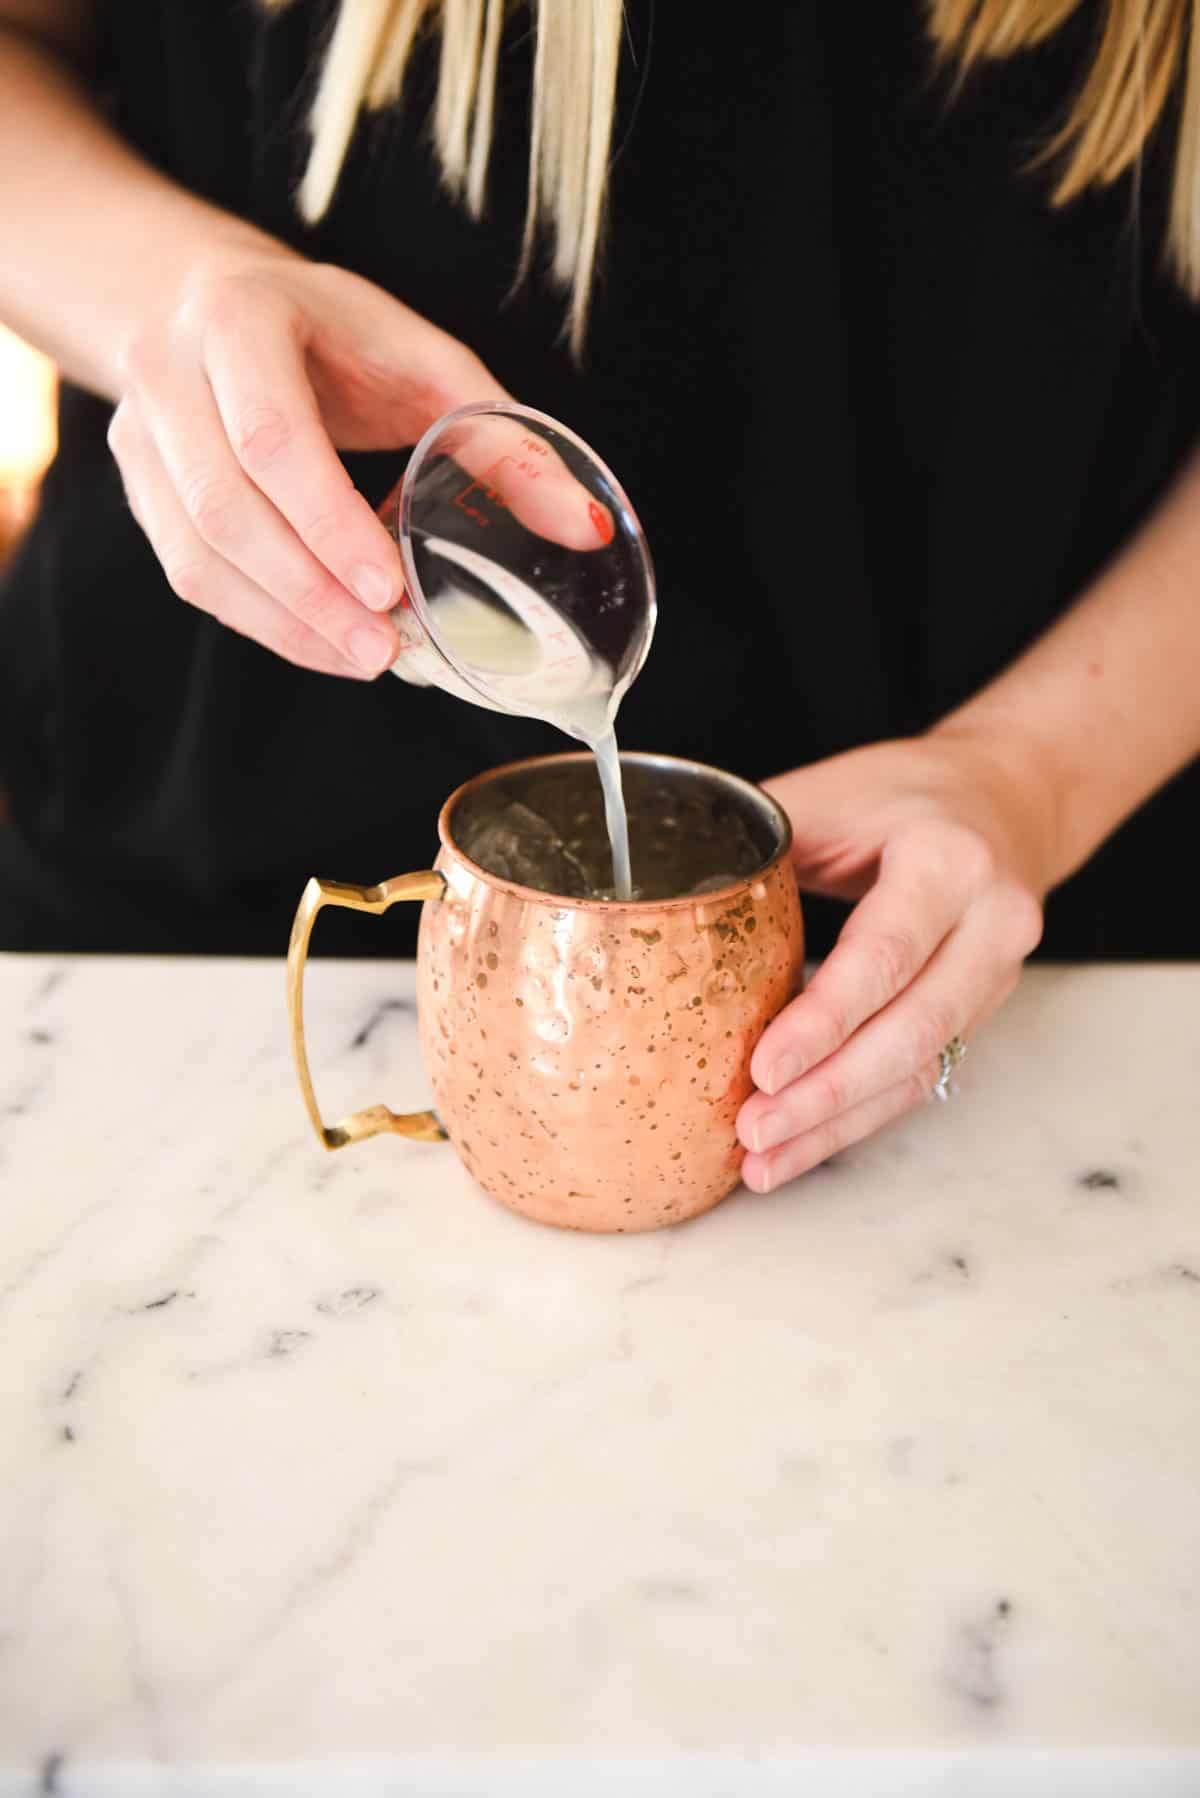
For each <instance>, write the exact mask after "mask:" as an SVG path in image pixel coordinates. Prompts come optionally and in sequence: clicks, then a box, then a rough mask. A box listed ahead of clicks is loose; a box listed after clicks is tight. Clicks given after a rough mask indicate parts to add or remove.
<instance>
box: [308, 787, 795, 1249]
mask: <svg viewBox="0 0 1200 1798" xmlns="http://www.w3.org/2000/svg"><path fill="white" fill-rule="evenodd" d="M590 760H591V758H590V757H586V756H574V755H570V756H561V757H544V758H539V759H538V761H536V762H531V763H516V764H512V765H510V766H509V767H507V768H501V769H495V770H493V771H491V772H490V773H488V774H484V775H481V776H479V777H478V779H476V780H474V781H470V782H468V783H467V784H466V785H465V786H463V787H460V788H459V790H458V791H457V792H456V793H455V794H453V795H452V796H451V798H450V799H449V800H448V801H447V802H446V805H445V806H444V807H443V809H442V813H441V817H440V819H439V822H438V830H439V835H440V838H441V852H440V854H439V855H438V858H437V861H436V864H435V870H434V872H433V874H432V875H429V874H427V875H423V876H408V877H403V878H402V880H401V881H395V882H387V883H385V884H384V886H383V887H379V888H371V889H365V890H364V889H353V888H340V887H339V888H334V887H332V886H331V885H329V884H328V883H315V882H314V883H310V890H309V893H306V896H305V901H304V902H302V906H301V913H300V914H298V917H297V930H296V932H294V933H293V954H292V958H291V963H292V967H291V971H292V975H293V979H292V987H293V992H294V995H295V1004H294V1009H293V1022H294V1024H299V1025H300V1030H299V1033H298V1034H297V1032H294V1041H296V1040H298V1042H299V1047H298V1051H297V1055H298V1063H297V1065H298V1069H299V1070H300V1071H301V1084H302V1087H304V1086H306V1083H307V1090H306V1100H307V1101H308V1102H309V1111H310V1116H311V1117H312V1118H313V1121H314V1123H315V1124H316V1126H317V1128H318V1130H319V1131H320V1132H321V1135H322V1140H323V1141H325V1143H326V1146H327V1147H340V1146H342V1144H343V1143H345V1142H349V1141H353V1140H355V1139H356V1138H358V1137H361V1136H364V1135H370V1134H375V1133H377V1132H378V1131H380V1130H386V1129H396V1130H399V1131H400V1132H401V1133H403V1134H410V1135H412V1134H423V1135H429V1134H432V1133H433V1131H434V1130H436V1126H437V1124H440V1126H441V1127H442V1128H443V1129H444V1132H445V1134H446V1135H447V1136H448V1137H449V1139H450V1141H451V1142H452V1143H453V1145H454V1147H455V1149H456V1150H457V1152H458V1154H459V1156H460V1157H461V1159H462V1160H463V1162H464V1163H465V1164H466V1166H467V1167H468V1168H469V1170H470V1171H471V1173H472V1174H473V1175H474V1177H475V1179H476V1180H477V1181H478V1182H479V1184H480V1185H481V1186H482V1187H483V1188H484V1190H485V1191H486V1192H488V1193H489V1194H491V1196H492V1197H493V1198H496V1199H499V1200H500V1202H501V1203H502V1204H504V1205H507V1206H509V1207H510V1208H511V1209H512V1210H514V1211H518V1212H520V1213H522V1214H523V1215H524V1216H526V1217H530V1218H535V1219H537V1220H539V1221H540V1222H543V1223H551V1224H559V1225H563V1226H566V1227H568V1228H571V1229H577V1230H604V1231H632V1230H650V1229H655V1228H657V1227H658V1226H659V1225H663V1224H673V1223H679V1222H681V1221H682V1220H683V1219H685V1218H689V1217H694V1216H695V1215H696V1214H697V1213H699V1212H702V1211H706V1210H708V1209H709V1208H710V1207H711V1206H713V1205H715V1204H716V1203H717V1202H718V1201H719V1200H720V1199H722V1198H724V1197H725V1195H726V1194H727V1193H728V1192H730V1191H731V1190H732V1188H733V1187H734V1186H736V1184H737V1182H738V1172H739V1168H740V1165H741V1159H742V1149H741V1147H740V1145H739V1143H738V1140H737V1137H736V1134H735V1130H734V1121H735V1119H736V1116H737V1113H738V1110H739V1109H740V1107H741V1105H742V1103H743V1101H744V1100H745V1099H746V1098H747V1097H748V1096H749V1094H750V1091H751V1088H752V1082H751V1079H750V1057H751V1054H752V1053H753V1050H754V1046H755V1044H756V1042H757V1041H758V1038H759V1036H760V1035H761V1034H762V1031H763V1030H764V1028H765V1027H766V1025H767V1024H768V1023H769V1022H770V1020H771V1018H773V1017H774V1016H775V1014H776V1012H778V1011H779V1010H780V1008H781V1007H782V1006H783V1005H784V1004H786V1003H787V1001H788V999H789V998H791V996H792V995H793V994H794V993H795V992H796V991H797V990H798V988H799V985H800V980H801V974H802V966H803V929H802V924H801V916H800V906H799V900H798V896H797V890H796V881H795V876H794V874H793V872H792V869H791V866H790V861H789V854H788V852H789V849H790V843H791V831H790V826H789V824H788V821H787V818H786V816H785V814H784V813H783V812H782V811H781V810H780V808H779V807H778V806H777V805H775V803H774V801H773V800H771V799H769V798H768V797H767V795H766V794H764V793H762V792H761V791H760V790H759V789H758V788H756V787H752V786H750V785H749V784H748V783H747V782H743V781H740V780H737V779H736V778H735V777H734V776H732V775H726V774H723V773H721V772H720V771H718V770H715V769H708V768H704V767H702V766H701V765H700V764H697V763H689V762H681V761H677V760H675V759H674V758H670V757H657V756H653V757H651V756H636V755H633V756H623V757H622V765H623V766H624V767H626V768H630V767H634V768H636V767H642V768H646V769H652V770H654V771H655V773H656V774H661V776H662V778H663V779H664V780H667V781H671V780H675V781H678V782H681V783H682V782H687V781H703V782H705V783H707V784H708V786H710V787H712V788H713V789H714V790H719V791H720V792H721V793H722V794H723V795H725V796H727V797H728V798H729V799H730V800H732V801H733V802H734V803H736V804H737V805H738V806H740V807H741V808H743V810H744V812H745V814H746V816H747V818H748V819H750V820H751V821H752V822H753V824H754V828H755V830H756V832H757V833H758V836H759V839H760V840H761V842H762V847H763V860H762V863H761V865H760V866H759V867H757V868H756V869H755V871H754V872H753V873H752V874H749V875H747V876H745V877H743V878H741V879H739V880H738V881H736V882H735V883H733V884H730V885H728V886H726V887H723V888H721V889H719V890H717V891H714V892H707V893H703V894H701V895H698V896H694V897H684V898H671V899H657V900H646V901H643V900H638V899H635V900H632V901H616V900H607V899H592V898H576V897H567V896H560V895H557V894H550V893H545V892H541V891H538V890H536V889H534V888H532V887H526V886H521V885H518V884H516V883H515V882H513V881H510V880H504V879H500V878H498V877H497V876H496V875H495V874H493V873H490V872H488V871H487V870H486V869H485V868H483V867H481V866H480V865H478V864H477V863H475V862H474V861H472V860H471V859H470V858H469V857H468V856H467V855H466V854H465V853H464V851H463V849H462V847H461V845H460V839H459V835H457V834H456V822H457V821H458V820H459V819H461V818H462V817H464V815H466V813H467V812H468V811H469V810H470V809H471V808H472V807H474V808H476V809H478V807H479V805H480V802H481V798H482V799H486V798H487V796H488V795H487V789H488V788H489V787H490V786H491V785H492V784H493V783H497V782H505V783H507V787H506V790H508V791H512V790H515V791H517V792H518V793H519V792H520V781H521V777H522V774H523V772H524V771H525V770H535V769H545V768H549V767H551V766H553V765H555V764H565V763H581V764H583V765H584V766H585V767H586V765H587V764H588V763H590ZM514 783H515V787H514ZM634 868H635V880H636V871H637V847H636V842H635V844H634ZM431 879H434V880H437V881H438V882H439V886H440V892H441V896H440V897H438V898H432V899H429V898H427V900H426V903H425V906H424V909H423V912H422V917H421V927H420V935H419V943H418V951H417V1008H418V1018H419V1027H420V1038H421V1049H422V1055H423V1058H424V1062H425V1067H426V1070H427V1073H428V1076H429V1080H430V1084H431V1086H432V1089H433V1098H434V1104H435V1107H436V1120H434V1119H431V1118H430V1114H428V1113H425V1114H418V1116H417V1117H416V1118H394V1117H393V1115H392V1113H390V1112H389V1111H387V1110H386V1108H385V1107H382V1106H377V1107H374V1108H372V1110H371V1111H369V1112H364V1113H359V1114H356V1116H355V1117H354V1118H352V1119H348V1120H346V1122H345V1123H344V1124H342V1125H339V1126H336V1127H334V1129H332V1130H328V1129H326V1128H325V1127H324V1126H323V1125H322V1124H321V1123H320V1117H319V1113H318V1112H317V1110H316V1104H315V1099H312V1097H311V1082H310V1081H308V1072H307V1062H306V1061H305V1062H304V1063H303V1067H302V1068H301V1066H300V1058H301V1057H302V1055H303V1046H302V1020H300V1017H299V1009H298V1007H299V977H300V972H301V971H302V963H303V950H304V948H306V946H307V940H308V932H309V931H310V930H311V923H312V917H311V913H312V912H313V911H315V909H316V907H317V906H318V905H319V904H320V903H334V904H347V903H349V904H354V903H355V901H354V900H352V899H347V898H346V897H345V895H346V894H347V893H365V894H366V895H369V897H365V898H364V899H363V900H362V901H361V903H362V905H363V906H364V907H365V908H366V909H370V910H383V909H386V907H387V905H388V904H390V903H391V902H392V901H393V899H395V898H401V897H409V896H412V897H416V896H422V895H423V894H424V893H425V892H426V891H427V890H433V891H438V890H439V887H434V888H433V889H428V888H427V886H426V887H420V886H418V887H417V888H416V889H414V888H413V887H412V885H411V883H413V882H418V883H420V882H425V883H428V882H429V881H430V880H431ZM318 886H319V887H320V888H321V893H320V894H319V895H313V894H312V889H313V888H314V887H318ZM306 905H308V907H309V914H310V915H309V916H308V917H307V919H305V918H304V913H305V906H306ZM299 936H303V944H302V946H301V948H300V950H299V953H298V954H297V951H296V944H297V939H298V937H299ZM431 1126H432V1128H431Z"/></svg>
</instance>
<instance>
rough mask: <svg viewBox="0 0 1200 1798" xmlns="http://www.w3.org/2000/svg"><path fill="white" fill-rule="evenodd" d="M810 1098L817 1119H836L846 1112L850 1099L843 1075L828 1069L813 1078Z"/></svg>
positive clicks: (833, 1069) (837, 1070)
mask: <svg viewBox="0 0 1200 1798" xmlns="http://www.w3.org/2000/svg"><path fill="white" fill-rule="evenodd" d="M812 1096H813V1103H814V1107H815V1110H816V1115H817V1116H818V1117H823V1118H832V1117H836V1116H837V1115H838V1114H839V1113H840V1112H843V1111H845V1110H846V1107H847V1103H848V1101H849V1098H850V1093H849V1089H848V1087H847V1083H846V1077H845V1075H844V1074H843V1073H842V1072H840V1070H839V1069H837V1068H828V1069H826V1071H825V1072H824V1073H822V1074H820V1075H817V1076H814V1079H813V1095H812ZM823 1127H824V1126H821V1128H823Z"/></svg>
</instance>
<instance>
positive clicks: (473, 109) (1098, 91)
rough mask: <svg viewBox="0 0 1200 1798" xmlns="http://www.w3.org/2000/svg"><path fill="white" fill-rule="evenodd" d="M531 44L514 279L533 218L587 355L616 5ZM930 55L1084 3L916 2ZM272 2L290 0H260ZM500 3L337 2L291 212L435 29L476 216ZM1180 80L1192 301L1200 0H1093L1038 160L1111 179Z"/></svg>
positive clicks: (321, 196)
mask: <svg viewBox="0 0 1200 1798" xmlns="http://www.w3.org/2000/svg"><path fill="white" fill-rule="evenodd" d="M526 3H527V5H528V7H529V10H530V12H531V13H532V15H533V21H534V32H535V51H534V64H533V94H532V110H531V118H530V151H529V193H528V200H527V204H526V211H525V231H524V237H523V241H522V244H521V254H520V260H519V264H518V268H517V281H518V282H519V281H521V280H522V279H523V278H524V276H525V275H526V274H527V273H528V270H529V266H530V263H531V261H532V258H533V254H534V250H535V247H536V244H537V240H538V236H539V231H540V228H541V227H542V226H543V225H546V226H547V227H548V229H549V234H550V242H551V257H550V270H551V274H552V277H553V279H554V281H555V282H556V284H557V285H558V286H559V287H561V288H563V289H564V290H566V291H567V292H568V293H569V296H570V298H569V303H568V308H567V316H566V321H565V331H566V335H567V337H568V338H569V341H570V344H571V348H572V350H573V351H574V353H575V354H576V356H578V355H579V354H580V353H581V351H582V346H583V340H584V333H585V330H586V327H587V315H588V300H589V295H590V292H591V287H592V282H593V278H594V275H595V269H596V258H597V252H598V246H599V243H600V240H601V234H602V227H603V222H604V202H605V193H606V189H607V184H608V167H609V154H610V144H611V138H612V126H613V111H614V107H615V103H616V90H617V70H618V62H619V57H620V44H621V29H622V13H623V8H622V0H526ZM926 3H927V6H928V12H929V25H930V30H931V32H932V35H933V39H934V43H935V45H936V46H937V50H938V53H939V55H940V57H941V58H942V59H943V60H944V61H947V62H955V63H957V65H958V67H959V69H960V71H961V72H963V73H965V72H966V71H968V70H969V69H971V68H972V67H973V66H974V65H975V64H976V63H979V62H983V61H986V60H989V59H993V58H1000V57H1005V56H1010V55H1012V54H1013V53H1014V52H1016V51H1019V50H1025V49H1029V48H1031V47H1033V46H1034V45H1036V44H1039V43H1040V42H1041V41H1042V40H1043V39H1044V38H1047V37H1050V36H1051V35H1052V34H1053V33H1054V32H1055V31H1057V30H1058V28H1059V27H1060V26H1061V25H1063V24H1064V23H1065V22H1066V21H1067V20H1068V19H1069V18H1070V17H1071V15H1072V14H1074V13H1075V12H1077V11H1078V9H1079V7H1080V5H1081V4H1082V0H926ZM265 4H266V5H267V6H269V7H272V8H278V7H282V6H286V5H287V4H288V0H265ZM510 4H511V0H341V4H340V6H339V8H338V13H337V17H336V19H335V21H334V26H333V31H332V34H331V36H330V39H329V43H328V46H327V48H326V51H325V57H324V61H323V64H322V68H321V74H320V79H319V81H318V83H317V87H316V93H315V97H314V99H313V103H312V109H311V112H310V115H309V125H310V129H311V134H312V142H311V148H310V150H309V156H308V164H307V167H306V168H305V171H304V177H303V180H302V181H301V183H300V191H299V195H298V200H299V206H300V210H301V212H302V213H303V215H304V217H305V218H306V219H308V220H310V221H315V220H316V219H319V218H320V217H321V215H322V214H323V213H324V211H325V209H326V207H327V206H328V205H329V202H330V200H331V199H332V197H333V192H334V189H335V187H336V186H337V182H338V177H339V175H340V173H341V168H342V163H343V161H344V159H345V155H346V150H347V147H348V146H349V143H350V138H351V136H352V134H353V131H354V127H355V124H356V122H357V119H358V115H359V112H360V111H361V110H362V108H363V107H364V106H365V107H367V108H369V109H376V108H379V107H383V106H388V105H392V104H394V103H396V102H398V101H399V99H400V93H401V88H402V85H403V81H404V74H405V70H406V69H407V67H408V63H409V57H410V54H411V51H412V48H413V45H414V43H415V42H416V40H417V38H418V35H419V34H420V32H421V31H422V30H424V29H425V28H427V27H432V26H434V25H435V24H436V23H437V22H438V21H439V20H440V24H441V39H442V41H441V52H440V60H439V68H438V84H437V96H436V99H435V102H434V109H433V139H434V144H435V146H436V149H437V155H438V161H439V164H440V167H441V171H442V179H443V181H444V182H445V184H446V187H447V188H448V189H449V191H450V192H451V193H452V194H453V195H454V196H455V197H456V198H457V199H460V200H462V201H463V202H464V203H465V204H466V207H467V209H468V211H469V212H470V213H471V214H472V216H473V217H476V218H477V217H479V215H480V214H481V213H482V211H483V207H484V200H485V197H486V184H487V168H488V158H489V155H490V152H491V143H492V126H493V120H494V114H495V94H496V69H497V62H498V58H499V50H500V40H501V34H502V31H503V26H504V19H505V13H506V11H508V10H509V6H510ZM1181 79H1182V83H1183V99H1182V106H1181V110H1180V119H1179V131H1178V141H1177V144H1176V152H1175V173H1174V180H1173V184H1172V190H1171V204H1170V216H1169V222H1168V232H1167V237H1168V249H1169V254H1170V259H1171V262H1172V264H1173V267H1174V269H1175V272H1176V274H1177V275H1178V277H1179V279H1180V281H1181V282H1182V284H1183V285H1184V286H1185V287H1186V288H1187V289H1188V291H1189V292H1190V293H1191V294H1193V295H1194V296H1200V0H1104V23H1103V28H1102V30H1101V32H1100V36H1099V43H1098V46H1097V49H1096V53H1095V57H1094V59H1093V61H1092V64H1091V67H1090V69H1089V70H1088V72H1087V75H1086V77H1085V79H1084V81H1083V83H1082V85H1081V86H1080V88H1079V91H1078V93H1077V95H1076V97H1075V100H1074V103H1073V105H1072V107H1071V109H1070V112H1069V113H1068V116H1067V118H1066V120H1065V122H1064V123H1063V125H1062V126H1061V128H1060V129H1059V130H1058V131H1057V133H1056V134H1055V135H1054V137H1053V138H1052V139H1051V141H1050V143H1049V144H1048V146H1047V147H1046V149H1045V150H1044V151H1043V152H1042V156H1041V158H1040V160H1049V159H1053V160H1054V161H1056V162H1057V164H1058V167H1059V173H1058V177H1057V181H1056V185H1055V187H1054V189H1053V193H1052V199H1053V202H1054V204H1056V205H1060V206H1061V205H1065V204H1066V203H1067V202H1068V201H1069V200H1073V199H1074V198H1075V197H1076V196H1077V195H1078V194H1080V193H1082V192H1083V190H1084V189H1085V188H1087V187H1090V186H1093V185H1101V186H1103V185H1105V184H1107V183H1110V182H1113V181H1115V180H1117V178H1118V177H1119V176H1120V175H1121V174H1123V173H1124V171H1125V170H1126V169H1128V168H1129V167H1130V166H1131V165H1133V164H1134V163H1136V162H1137V160H1138V158H1139V156H1140V155H1141V152H1142V149H1143V146H1144V145H1145V143H1146V140H1147V138H1148V137H1149V135H1150V132H1151V130H1152V129H1153V127H1154V125H1155V124H1156V123H1157V121H1158V118H1159V115H1160V114H1161V113H1162V110H1163V107H1164V105H1165V104H1166V101H1167V98H1168V96H1169V95H1170V94H1171V92H1172V90H1173V89H1174V88H1175V87H1176V86H1177V85H1178V83H1179V82H1180V80H1181Z"/></svg>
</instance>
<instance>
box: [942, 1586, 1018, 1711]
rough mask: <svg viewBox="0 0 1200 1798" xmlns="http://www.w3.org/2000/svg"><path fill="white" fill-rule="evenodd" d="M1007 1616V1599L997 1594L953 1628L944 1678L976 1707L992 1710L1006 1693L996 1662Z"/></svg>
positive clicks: (955, 1691) (998, 1660)
mask: <svg viewBox="0 0 1200 1798" xmlns="http://www.w3.org/2000/svg"><path fill="white" fill-rule="evenodd" d="M1011 1619H1012V1605H1011V1603H1010V1601H1009V1600H1008V1599H1007V1598H998V1599H996V1600H995V1601H994V1603H992V1604H991V1605H990V1606H989V1607H988V1608H987V1610H986V1611H984V1612H983V1613H982V1614H981V1615H980V1616H978V1617H976V1618H972V1619H970V1620H969V1621H967V1622H965V1623H962V1624H961V1625H960V1626H959V1627H958V1629H957V1630H956V1631H955V1635H954V1641H953V1643H952V1647H951V1654H950V1662H949V1666H948V1669H947V1675H946V1677H947V1681H948V1683H949V1685H950V1687H951V1690H952V1691H953V1692H954V1693H955V1694H956V1695H957V1696H958V1697H959V1698H961V1699H963V1700H964V1701H965V1702H966V1703H967V1704H968V1705H969V1706H971V1707H973V1708H974V1709H975V1710H977V1711H992V1710H995V1709H996V1708H997V1706H999V1705H1000V1704H1002V1703H1004V1702H1005V1700H1006V1699H1007V1697H1008V1689H1007V1686H1006V1684H1005V1682H1004V1679H1003V1677H1002V1670H1001V1667H1000V1664H999V1663H1000V1650H1001V1647H1002V1645H1003V1642H1004V1638H1005V1636H1006V1634H1007V1632H1008V1628H1009V1624H1010V1622H1011Z"/></svg>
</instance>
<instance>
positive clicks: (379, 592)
mask: <svg viewBox="0 0 1200 1798" xmlns="http://www.w3.org/2000/svg"><path fill="white" fill-rule="evenodd" d="M350 585H351V586H352V587H353V589H354V591H355V593H357V595H358V597H359V599H361V600H362V602H363V604H364V606H370V608H371V610H372V611H373V612H386V611H387V610H388V609H389V607H391V606H394V605H395V603H396V586H395V582H394V581H390V580H389V579H388V577H387V575H386V574H385V573H384V572H383V569H382V568H375V567H374V566H373V565H372V564H371V563H370V562H364V563H363V564H362V566H361V567H359V568H356V569H355V570H354V573H353V574H352V575H351V577H350Z"/></svg>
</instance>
